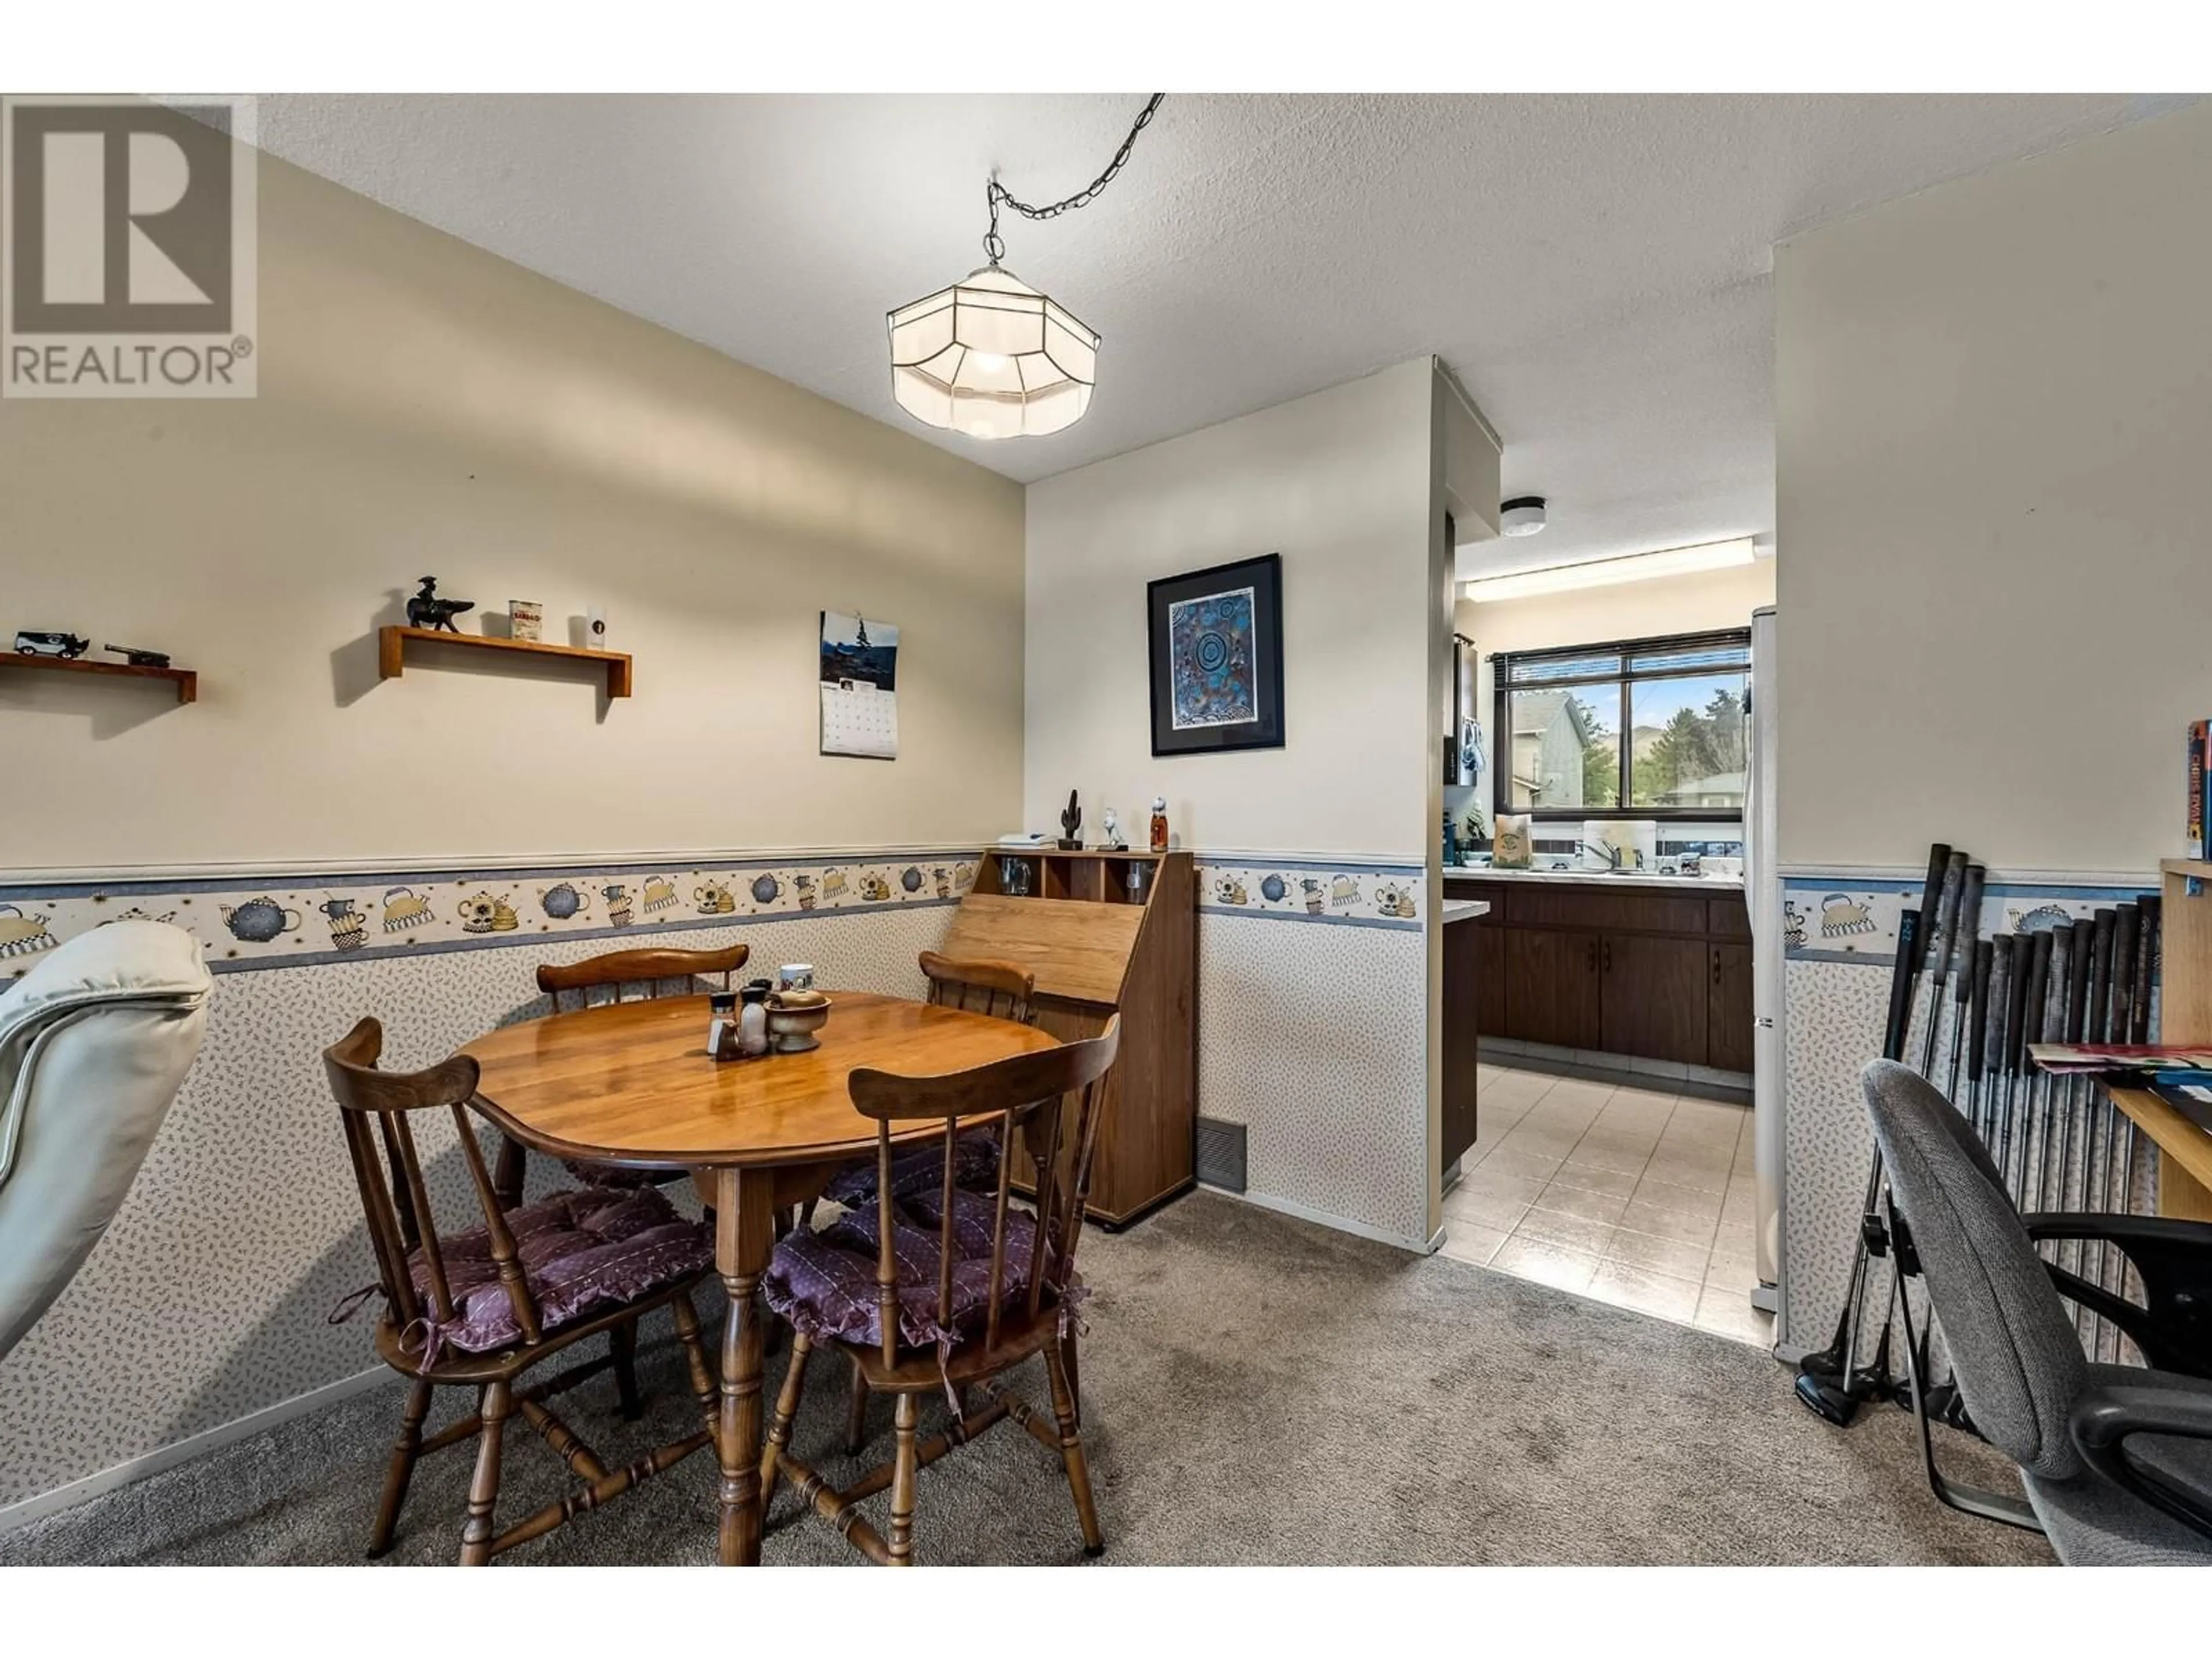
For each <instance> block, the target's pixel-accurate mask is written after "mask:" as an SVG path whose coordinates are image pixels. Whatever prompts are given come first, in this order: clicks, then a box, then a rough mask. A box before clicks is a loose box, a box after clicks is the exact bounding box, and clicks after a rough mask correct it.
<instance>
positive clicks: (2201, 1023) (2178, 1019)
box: [2112, 859, 2212, 1221]
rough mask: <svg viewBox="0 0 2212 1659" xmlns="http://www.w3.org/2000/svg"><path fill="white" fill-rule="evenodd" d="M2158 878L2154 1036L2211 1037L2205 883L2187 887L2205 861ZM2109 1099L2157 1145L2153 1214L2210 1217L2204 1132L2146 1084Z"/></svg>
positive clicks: (2211, 1169)
mask: <svg viewBox="0 0 2212 1659" xmlns="http://www.w3.org/2000/svg"><path fill="white" fill-rule="evenodd" d="M2159 876H2160V885H2161V888H2162V890H2163V895H2164V902H2162V903H2160V906H2159V933H2160V939H2159V958H2160V982H2159V1014H2158V1040H2159V1041H2160V1042H2168V1043H2212V889H2207V890H2205V891H2203V892H2202V893H2199V894H2198V895H2197V896H2194V897H2191V895H2190V892H2189V884H2190V883H2191V881H2192V880H2193V881H2197V882H2203V881H2206V880H2208V879H2212V860H2204V859H2167V860H2164V861H2163V862H2161V863H2160V866H2159ZM2112 1103H2113V1104H2114V1105H2115V1106H2117V1107H2118V1108H2119V1109H2121V1110H2122V1111H2123V1112H2125V1113H2126V1114H2127V1115H2128V1116H2129V1117H2130V1118H2131V1119H2133V1120H2134V1121H2135V1125H2136V1127H2137V1128H2138V1129H2140V1130H2142V1133H2144V1134H2146V1135H2148V1136H2149V1137H2150V1139H2151V1140H2152V1141H2153V1142H2154V1143H2155V1144H2156V1146H2157V1147H2158V1150H2159V1160H2158V1212H2159V1213H2160V1215H2169V1216H2179V1217H2181V1218H2185V1219H2188V1220H2192V1221H2212V1135H2208V1134H2206V1133H2204V1132H2203V1130H2202V1129H2200V1128H2198V1127H2197V1126H2196V1125H2195V1124H2193V1123H2191V1121H2189V1120H2188V1119H2187V1118H2185V1117H2184V1116H2182V1115H2181V1114H2180V1113H2179V1112H2177V1111H2175V1110H2174V1109H2173V1108H2172V1107H2171V1106H2169V1105H2167V1104H2166V1103H2165V1102H2164V1101H2162V1100H2160V1098H2159V1097H2157V1096H2156V1095H2154V1094H2153V1093H2151V1092H2150V1091H2148V1090H2147V1089H2114V1090H2113V1091H2112Z"/></svg>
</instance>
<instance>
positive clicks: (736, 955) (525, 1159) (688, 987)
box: [492, 945, 752, 1209]
mask: <svg viewBox="0 0 2212 1659" xmlns="http://www.w3.org/2000/svg"><path fill="white" fill-rule="evenodd" d="M751 955H752V947H751V946H750V945H725V946H723V947H722V949H720V950H719V951H662V950H653V949H650V948H647V949H645V950H638V951H607V952H606V953H605V954H604V955H601V956H596V957H585V958H584V960H583V961H581V962H549V963H546V964H545V965H544V967H542V968H540V969H538V989H539V990H541V991H543V992H544V994H546V995H547V996H548V997H550V999H551V1000H552V1003H553V1012H555V1013H556V1014H559V1013H571V1012H575V1011H576V1010H577V1009H580V1008H588V1007H590V1006H592V992H594V991H603V990H604V991H611V992H612V993H613V994H612V996H611V997H610V998H608V999H607V1000H609V1001H612V1002H625V1001H627V1002H648V1001H652V1000H655V999H657V998H659V997H663V996H687V997H688V996H694V995H696V994H697V987H698V981H701V980H702V979H709V978H712V977H713V976H714V975H720V976H721V981H722V983H721V986H720V988H721V989H722V990H725V991H726V990H728V989H729V988H730V979H731V976H732V975H734V974H735V973H736V972H737V971H738V969H740V968H742V967H744V965H745V963H746V961H747V960H748V959H749V958H750V957H751ZM630 989H635V990H637V991H638V992H639V993H640V994H638V995H635V996H630V997H625V996H624V995H623V992H624V991H625V990H630ZM564 995H565V996H567V997H568V998H569V999H570V1000H569V1002H568V1006H566V1007H563V1006H562V1001H561V999H562V997H563V996H564ZM528 1163H529V1154H528V1153H527V1152H526V1150H525V1149H524V1147H523V1145H522V1143H521V1142H520V1141H519V1140H517V1139H514V1138H513V1136H511V1135H501V1137H500V1141H499V1162H498V1164H497V1165H496V1166H495V1168H494V1170H493V1171H492V1186H493V1188H494V1189H495V1191H496V1192H497V1193H498V1194H499V1196H500V1201H501V1203H503V1204H505V1205H507V1206H508V1207H509V1208H510V1209H511V1208H513V1206H515V1205H517V1204H520V1202H521V1201H522V1186H523V1179H524V1176H525V1174H526V1168H527V1165H528ZM564 1167H565V1168H566V1169H567V1170H568V1173H569V1174H570V1175H572V1176H575V1177H576V1179H577V1180H579V1181H592V1182H599V1183H601V1184H602V1185H606V1186H616V1187H635V1186H640V1185H643V1184H646V1183H648V1182H651V1183H659V1182H667V1181H673V1180H675V1179H676V1178H677V1177H678V1176H681V1175H682V1174H683V1173H684V1172H683V1171H682V1170H623V1169H617V1168H616V1167H615V1166H614V1165H612V1164H588V1163H586V1162H584V1161H582V1160H581V1159H571V1160H569V1161H568V1163H567V1164H565V1165H564Z"/></svg>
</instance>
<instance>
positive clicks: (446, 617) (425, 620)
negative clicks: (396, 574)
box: [407, 576, 477, 634]
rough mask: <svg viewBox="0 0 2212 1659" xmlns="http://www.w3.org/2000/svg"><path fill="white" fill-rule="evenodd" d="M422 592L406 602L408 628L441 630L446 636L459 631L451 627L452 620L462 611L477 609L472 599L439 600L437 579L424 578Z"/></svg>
mask: <svg viewBox="0 0 2212 1659" xmlns="http://www.w3.org/2000/svg"><path fill="white" fill-rule="evenodd" d="M476 608H477V602H476V601H475V600H474V599H440V598H439V597H438V579H437V578H436V577H435V576H425V577H423V578H422V592H420V593H417V594H416V596H415V597H414V598H413V599H410V600H408V601H407V625H408V626H409V627H410V628H429V629H439V628H442V629H445V630H446V632H447V633H448V634H458V633H459V632H460V631H461V630H460V629H458V628H456V627H454V626H453V618H454V617H458V616H459V615H460V614H461V612H462V611H473V610H475V609H476Z"/></svg>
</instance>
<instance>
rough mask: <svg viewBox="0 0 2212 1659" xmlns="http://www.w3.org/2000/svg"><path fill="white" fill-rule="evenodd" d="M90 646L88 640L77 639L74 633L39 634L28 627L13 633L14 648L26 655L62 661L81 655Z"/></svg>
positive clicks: (90, 642) (90, 643)
mask: <svg viewBox="0 0 2212 1659" xmlns="http://www.w3.org/2000/svg"><path fill="white" fill-rule="evenodd" d="M91 648H92V641H90V640H83V639H79V638H78V637H77V636H76V635H74V634H41V633H39V632H36V631H35V630H33V629H28V628H25V629H18V630H17V631H16V634H15V649H16V650H17V651H19V652H21V653H22V654H23V655H25V656H27V657H59V658H61V659H63V660H64V662H66V661H69V660H70V659H74V658H77V657H82V655H84V653H86V652H88V651H89V650H90V649H91Z"/></svg>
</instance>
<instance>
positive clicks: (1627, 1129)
mask: <svg viewBox="0 0 2212 1659" xmlns="http://www.w3.org/2000/svg"><path fill="white" fill-rule="evenodd" d="M1476 1086H1477V1088H1478V1090H1479V1091H1480V1092H1479V1096H1478V1106H1477V1127H1478V1131H1479V1138H1478V1139H1477V1140H1476V1141H1475V1144H1474V1146H1473V1147H1472V1148H1471V1149H1470V1150H1469V1151H1468V1154H1467V1157H1466V1158H1465V1159H1464V1160H1462V1165H1461V1167H1462V1170H1463V1171H1464V1174H1463V1176H1462V1179H1461V1181H1460V1182H1459V1184H1458V1185H1457V1186H1455V1187H1454V1188H1452V1189H1451V1191H1449V1193H1446V1194H1444V1204H1443V1210H1444V1242H1443V1247H1442V1249H1443V1254H1444V1255H1449V1256H1455V1257H1456V1258H1458V1259H1459V1260H1460V1261H1472V1262H1474V1263H1475V1264H1477V1265H1478V1266H1480V1267H1489V1268H1492V1269H1493V1270H1495V1271H1497V1272H1498V1273H1511V1274H1513V1275H1514V1276H1515V1277H1516V1278H1519V1279H1533V1280H1534V1281H1535V1282H1537V1283H1538V1284H1542V1285H1555V1286H1557V1287H1558V1288H1559V1289H1560V1290H1563V1291H1574V1292H1575V1293H1576V1294H1577V1295H1578V1296H1587V1297H1594V1298H1595V1299H1596V1300H1598V1301H1600V1302H1609V1303H1611V1304H1613V1305H1614V1306H1616V1307H1621V1308H1628V1309H1632V1310H1635V1311H1636V1312H1638V1313H1644V1314H1651V1315H1654V1316H1656V1317H1658V1318H1661V1319H1671V1320H1673V1321H1674V1322H1676V1323H1678V1324H1683V1325H1694V1326H1696V1327H1697V1328H1699V1329H1700V1330H1706V1331H1711V1332H1714V1333H1716V1334H1718V1335H1722V1336H1728V1337H1733V1338H1735V1340H1738V1341H1741V1342H1750V1343H1756V1344H1757V1345H1759V1346H1761V1347H1770V1346H1772V1345H1773V1341H1774V1317H1773V1316H1772V1315H1771V1314H1765V1313H1761V1312H1759V1310H1757V1309H1755V1308H1753V1306H1752V1305H1751V1302H1750V1292H1751V1289H1752V1286H1753V1285H1754V1284H1755V1283H1756V1282H1757V1267H1756V1266H1755V1261H1756V1258H1755V1256H1754V1254H1753V1246H1752V1237H1751V1229H1752V1217H1753V1213H1754V1210H1753V1205H1754V1199H1753V1188H1752V1172H1751V1109H1750V1108H1749V1107H1748V1106H1737V1105H1730V1104H1728V1103H1723V1102H1719V1101H1713V1100H1706V1099H1703V1098H1700V1097H1697V1096H1694V1095H1675V1094H1672V1093H1669V1092H1668V1090H1667V1087H1666V1085H1665V1084H1664V1083H1663V1082H1654V1083H1653V1084H1652V1085H1650V1086H1644V1087H1632V1086H1626V1085H1620V1086H1616V1085H1613V1084H1611V1083H1604V1082H1597V1081H1594V1080H1592V1079H1585V1078H1572V1077H1555V1076H1553V1074H1551V1073H1548V1072H1533V1071H1522V1070H1518V1069H1516V1068H1514V1067H1510V1066H1495V1065H1491V1064H1488V1063H1485V1064H1483V1065H1482V1066H1481V1067H1480V1073H1479V1077H1478V1082H1477V1085H1476Z"/></svg>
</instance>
